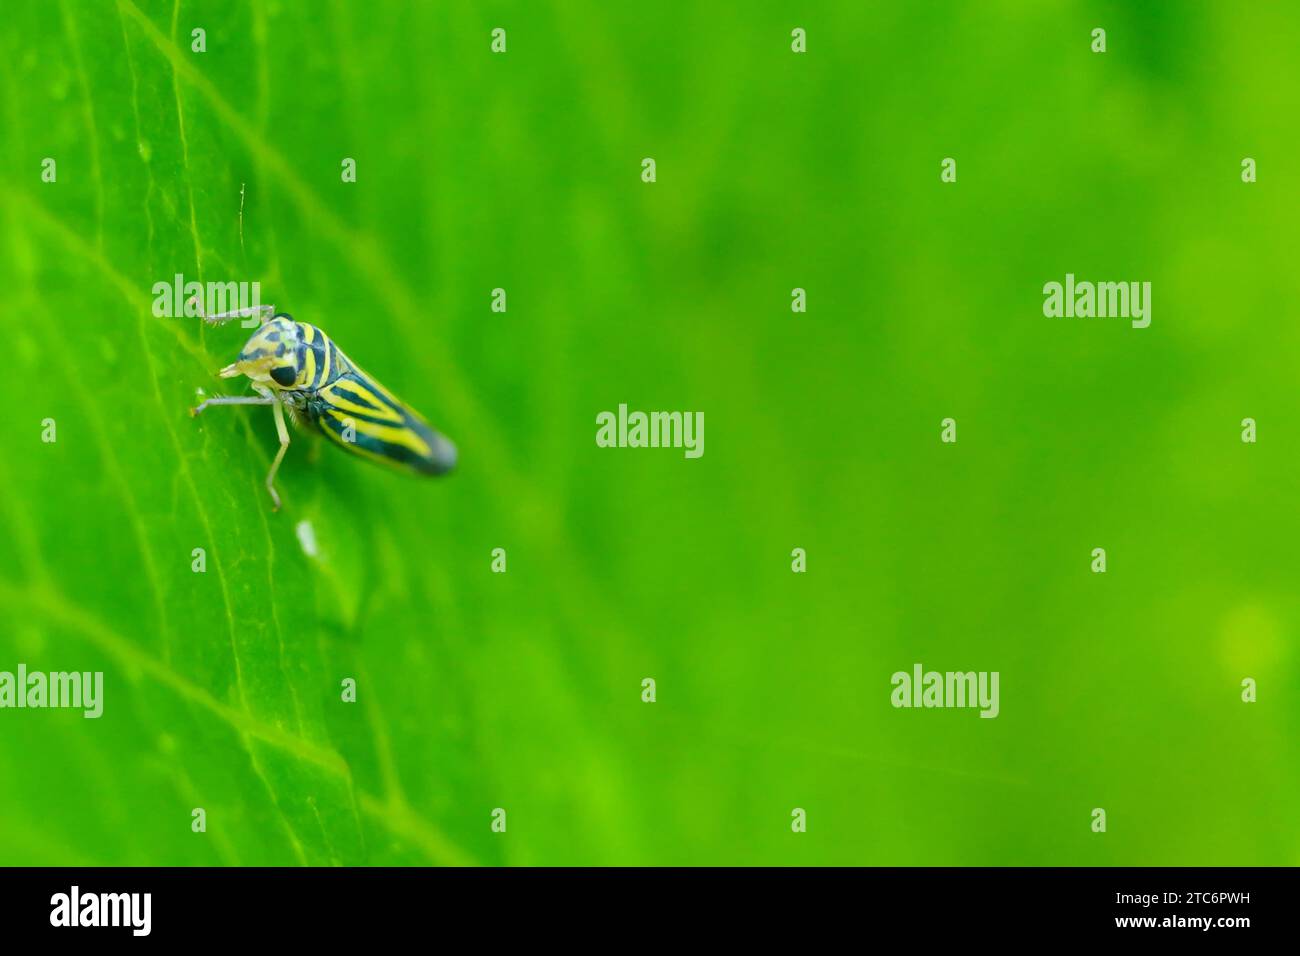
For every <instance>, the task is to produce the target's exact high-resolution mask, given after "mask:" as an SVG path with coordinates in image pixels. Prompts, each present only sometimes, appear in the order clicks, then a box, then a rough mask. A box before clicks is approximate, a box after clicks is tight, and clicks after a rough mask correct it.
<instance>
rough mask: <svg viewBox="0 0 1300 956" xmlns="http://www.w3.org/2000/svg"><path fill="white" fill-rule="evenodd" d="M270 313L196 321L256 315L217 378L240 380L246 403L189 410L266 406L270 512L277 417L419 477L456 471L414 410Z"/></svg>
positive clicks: (315, 335) (289, 320)
mask: <svg viewBox="0 0 1300 956" xmlns="http://www.w3.org/2000/svg"><path fill="white" fill-rule="evenodd" d="M274 313H275V309H274V307H273V306H255V307H254V308H252V309H242V310H239V311H237V312H227V313H223V314H221V315H213V316H204V318H205V319H207V320H208V321H210V322H219V321H226V320H228V319H233V318H238V317H239V316H241V315H244V316H246V315H254V314H255V315H259V316H260V318H261V320H262V324H261V326H260V327H259V328H258V329H257V331H256V332H254V333H253V335H252V337H251V338H250V339H249V340H248V342H247V343H246V344H245V345H244V348H243V349H242V350H241V351H240V353H239V357H238V358H237V359H236V360H235V361H234V362H232V363H231V364H230V365H227V366H226V367H225V368H223V369H222V370H221V371H220V373H219V374H220V375H221V377H222V378H234V377H235V376H237V375H246V376H248V378H249V380H250V381H251V382H252V386H253V391H255V392H257V397H256V398H254V397H252V396H243V397H241V396H224V397H220V398H210V399H208V400H207V401H205V402H203V403H202V404H200V405H199V406H198V407H197V408H193V409H191V410H190V411H191V414H193V415H198V414H199V413H200V412H202V411H203V410H204V409H205V408H207V407H208V406H210V405H270V406H272V408H273V409H274V411H275V427H276V431H277V432H278V433H279V436H280V451H279V453H278V454H276V456H275V461H274V462H273V463H272V464H271V471H270V473H269V474H268V475H267V476H266V488H267V491H268V492H270V494H271V500H272V502H274V505H275V508H276V510H279V507H280V496H279V494H277V493H276V490H275V474H276V471H277V470H278V469H279V467H280V461H281V460H282V459H283V458H284V453H285V450H286V449H287V448H288V447H289V431H288V429H287V428H286V427H285V424H284V411H285V410H287V411H288V412H289V417H290V418H291V419H293V421H294V422H295V424H301V425H303V426H305V427H307V428H311V429H314V430H316V431H319V432H320V433H322V434H323V435H325V437H326V438H328V439H330V440H331V441H332V442H334V443H335V444H337V445H339V446H341V447H342V448H344V449H346V450H347V451H350V452H352V453H353V454H356V455H360V456H361V457H363V458H369V459H370V460H372V461H377V462H380V463H382V464H387V465H393V466H395V467H397V468H400V469H403V470H405V471H410V472H414V473H416V474H421V475H442V474H445V473H447V472H448V471H450V470H451V469H452V467H453V466H454V465H455V464H456V447H455V446H454V445H453V444H452V443H451V442H450V441H448V440H447V439H446V438H444V437H443V436H442V435H440V434H438V433H437V432H436V431H434V430H433V429H432V428H431V427H429V424H428V423H427V422H425V420H424V419H423V418H421V417H420V416H419V415H418V414H417V413H416V412H415V411H414V410H412V409H411V408H410V407H408V406H407V405H406V404H404V403H403V402H402V401H401V400H399V399H398V398H397V397H396V396H394V395H393V393H392V392H390V391H388V389H386V388H384V387H383V386H382V385H380V384H379V383H378V382H377V381H375V380H374V379H373V378H371V377H370V376H369V375H367V374H366V373H365V372H364V371H362V370H361V368H360V367H358V366H357V364H356V363H355V362H353V361H352V360H351V359H349V358H348V357H347V356H346V355H344V354H343V352H342V350H340V349H339V347H338V346H337V345H335V344H334V342H333V341H332V340H331V339H330V337H329V336H328V335H326V334H325V333H324V332H322V331H321V330H320V329H318V328H317V327H316V326H314V325H310V324H308V323H306V322H295V321H294V319H293V317H292V316H290V315H287V314H274Z"/></svg>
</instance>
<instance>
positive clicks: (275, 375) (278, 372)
mask: <svg viewBox="0 0 1300 956" xmlns="http://www.w3.org/2000/svg"><path fill="white" fill-rule="evenodd" d="M297 377H298V373H297V372H296V371H294V369H293V366H290V365H278V366H276V367H275V368H273V369H271V379H272V380H273V381H274V382H275V384H276V385H279V386H280V387H281V388H288V387H289V386H290V385H292V384H293V383H294V380H295V379H297Z"/></svg>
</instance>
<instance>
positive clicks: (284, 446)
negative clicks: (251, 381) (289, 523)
mask: <svg viewBox="0 0 1300 956" xmlns="http://www.w3.org/2000/svg"><path fill="white" fill-rule="evenodd" d="M271 403H272V405H273V406H274V408H275V430H276V432H278V433H279V435H280V450H279V451H278V452H276V453H275V461H273V462H271V470H270V471H269V472H267V475H266V490H267V491H269V492H270V493H271V501H272V502H274V504H275V508H274V510H275V511H279V510H280V495H279V493H277V492H276V490H275V473H276V472H277V471H279V470H280V462H281V461H282V460H283V459H284V453H285V452H286V451H288V449H289V429H288V428H287V427H286V426H285V424H284V407H283V406H282V405H281V404H280V403H279V402H278V401H276V400H275V399H271Z"/></svg>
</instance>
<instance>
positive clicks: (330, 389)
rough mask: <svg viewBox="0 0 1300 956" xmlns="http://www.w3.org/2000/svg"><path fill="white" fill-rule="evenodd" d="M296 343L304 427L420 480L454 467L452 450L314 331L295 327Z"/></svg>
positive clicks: (297, 387) (309, 327)
mask: <svg viewBox="0 0 1300 956" xmlns="http://www.w3.org/2000/svg"><path fill="white" fill-rule="evenodd" d="M297 324H298V330H299V337H300V341H301V343H302V345H301V352H300V354H299V365H298V375H297V376H296V381H295V382H294V385H293V388H292V390H293V391H296V392H299V393H300V394H302V395H303V396H304V398H305V402H304V403H303V407H304V411H305V413H306V415H305V417H306V419H307V421H309V422H310V423H311V424H313V425H315V426H316V427H317V428H319V429H320V430H321V431H322V432H323V433H324V434H325V436H326V437H327V438H329V439H331V440H332V441H334V442H335V443H336V444H338V445H339V446H341V447H342V448H344V449H346V450H347V451H350V452H352V453H353V454H356V455H360V456H361V457H363V458H369V459H371V460H372V461H377V462H380V463H382V464H387V465H393V466H395V467H398V468H403V469H406V470H409V471H414V472H417V473H419V474H423V475H441V474H445V473H446V472H448V471H450V470H451V469H452V467H453V466H454V465H455V464H456V447H455V446H454V445H453V444H452V443H451V442H450V441H448V440H447V439H446V438H445V437H443V436H442V435H440V434H438V433H437V432H436V431H434V430H433V429H432V428H431V427H429V424H428V423H427V422H425V420H424V419H423V418H421V417H420V416H419V415H418V414H417V413H416V412H415V411H414V410H413V409H411V408H410V407H409V406H407V405H406V404H405V403H404V402H402V401H401V400H400V399H399V398H397V396H395V395H394V394H393V393H392V392H390V391H388V389H386V388H384V387H383V386H382V385H380V384H379V383H378V382H376V381H375V380H374V379H373V378H371V377H370V376H369V375H367V374H366V373H365V372H364V371H362V370H361V369H360V368H358V367H357V366H356V365H355V364H354V363H353V362H352V361H350V360H349V359H348V357H347V356H346V355H344V354H343V352H342V351H341V350H340V349H339V348H338V346H336V345H335V344H334V343H333V342H332V341H331V340H330V338H329V336H328V335H326V334H325V333H324V332H322V331H321V330H320V329H318V328H316V327H315V326H314V325H309V324H307V323H305V322H299V323H297Z"/></svg>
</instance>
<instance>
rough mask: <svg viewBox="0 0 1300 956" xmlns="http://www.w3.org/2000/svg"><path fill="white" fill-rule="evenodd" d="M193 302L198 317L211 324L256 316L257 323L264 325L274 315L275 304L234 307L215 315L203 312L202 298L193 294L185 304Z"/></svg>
mask: <svg viewBox="0 0 1300 956" xmlns="http://www.w3.org/2000/svg"><path fill="white" fill-rule="evenodd" d="M190 303H193V305H194V307H195V308H196V309H198V311H199V318H200V319H202V320H203V321H204V322H211V323H212V324H213V325H220V324H221V323H222V322H229V321H230V320H231V319H244V318H252V317H253V316H257V324H258V325H265V324H266V323H267V322H268V321H270V319H271V317H272V316H274V315H275V306H273V305H250V306H249V307H248V308H246V309H235V310H233V311H231V312H219V313H217V314H216V315H204V314H203V300H202V299H200V298H199V297H198V296H194V297H193V298H191V299H190V300H189V303H186V304H187V305H188V304H190Z"/></svg>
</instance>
